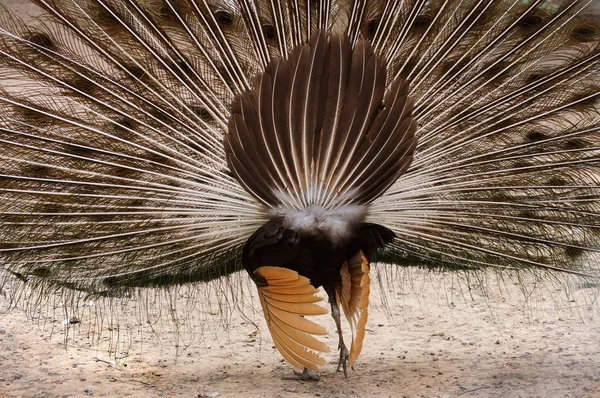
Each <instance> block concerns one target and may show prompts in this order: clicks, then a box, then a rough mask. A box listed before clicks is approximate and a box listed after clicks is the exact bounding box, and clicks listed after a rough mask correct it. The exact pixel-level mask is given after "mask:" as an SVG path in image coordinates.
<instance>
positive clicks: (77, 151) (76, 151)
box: [66, 144, 94, 157]
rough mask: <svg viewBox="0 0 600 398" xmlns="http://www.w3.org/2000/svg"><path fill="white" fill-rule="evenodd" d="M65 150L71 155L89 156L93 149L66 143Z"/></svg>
mask: <svg viewBox="0 0 600 398" xmlns="http://www.w3.org/2000/svg"><path fill="white" fill-rule="evenodd" d="M66 152H67V153H70V154H71V155H75V156H80V157H89V156H90V155H91V154H92V153H93V152H94V150H93V149H91V148H87V147H84V146H81V145H71V144H69V145H67V147H66Z"/></svg>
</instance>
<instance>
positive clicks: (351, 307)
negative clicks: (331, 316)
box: [336, 251, 371, 366]
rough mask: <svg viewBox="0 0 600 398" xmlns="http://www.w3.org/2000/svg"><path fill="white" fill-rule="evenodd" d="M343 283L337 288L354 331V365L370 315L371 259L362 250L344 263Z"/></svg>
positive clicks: (351, 358) (351, 361) (351, 355)
mask: <svg viewBox="0 0 600 398" xmlns="http://www.w3.org/2000/svg"><path fill="white" fill-rule="evenodd" d="M341 276H342V280H341V282H342V283H341V284H340V285H339V286H338V287H337V288H336V293H337V300H338V303H340V305H341V306H342V309H343V311H344V315H345V316H346V319H347V320H348V323H349V324H350V330H351V331H352V344H351V346H350V355H349V357H348V363H349V364H350V366H352V365H353V364H354V363H355V362H356V359H357V358H358V356H359V355H360V352H361V351H362V347H363V340H364V338H365V327H366V325H367V319H368V317H369V308H368V307H369V294H370V293H371V288H370V284H371V278H370V277H369V260H368V258H367V257H366V256H365V255H364V254H363V252H362V251H360V252H358V253H357V254H356V255H355V256H354V257H352V258H351V259H350V260H348V261H347V262H345V263H344V264H343V265H342V270H341Z"/></svg>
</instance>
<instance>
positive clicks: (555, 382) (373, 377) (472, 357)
mask: <svg viewBox="0 0 600 398" xmlns="http://www.w3.org/2000/svg"><path fill="white" fill-rule="evenodd" d="M525 285H528V286H533V281H531V280H526V282H525ZM199 290H202V287H201V286H197V287H194V288H193V291H194V292H195V293H196V295H193V296H190V295H189V291H188V292H187V293H185V292H186V291H187V289H184V290H183V291H182V292H179V293H178V296H179V297H180V301H181V297H188V299H187V300H185V301H182V302H183V303H188V304H189V303H190V302H199V301H202V300H206V301H208V300H211V299H214V297H216V296H218V294H217V293H216V292H215V291H211V292H202V291H199ZM464 293H465V289H464V287H463V288H462V292H461V289H459V288H458V287H457V286H456V276H452V275H431V274H427V273H425V272H416V273H414V274H413V275H412V276H411V278H410V283H405V284H401V285H399V287H398V289H395V291H389V290H386V291H385V292H384V293H383V294H384V297H386V299H387V301H388V304H387V305H386V306H383V305H382V304H381V300H379V299H377V297H378V296H380V295H381V294H382V293H381V292H380V291H376V292H374V297H373V302H374V305H373V306H372V309H371V316H370V320H369V327H368V332H367V336H366V341H365V347H364V349H363V354H362V356H361V357H360V358H359V361H358V363H357V364H356V366H355V371H350V373H349V375H348V378H344V376H343V374H341V373H337V372H335V367H336V366H335V363H336V353H335V352H332V353H330V354H326V355H327V356H326V358H327V359H328V361H329V364H328V365H327V366H325V367H324V368H323V369H322V371H321V373H320V375H321V380H320V381H318V382H304V381H297V380H286V378H289V376H291V375H292V367H291V366H290V365H288V364H286V363H284V362H283V361H282V359H281V357H280V355H279V354H278V353H277V352H276V350H275V349H274V348H273V346H272V341H271V338H270V336H269V334H268V330H267V328H266V325H265V323H264V321H263V320H262V317H261V315H260V312H259V305H258V304H257V301H256V299H254V300H253V301H250V302H249V304H248V306H246V307H245V309H244V311H245V313H246V315H247V316H246V317H242V316H241V315H240V314H239V313H236V312H235V311H234V312H231V311H225V312H223V311H224V310H223V309H221V310H215V309H214V308H217V307H216V306H215V307H213V310H207V311H203V310H198V309H197V310H192V311H190V312H191V313H190V314H189V318H188V319H186V321H185V323H183V324H182V325H186V326H188V327H189V329H183V327H182V328H180V329H179V331H178V332H176V333H175V334H173V333H172V324H171V323H170V322H167V321H166V320H163V321H158V322H154V324H153V330H154V332H155V333H156V334H154V332H148V328H147V327H145V326H147V325H145V326H144V321H143V320H142V321H141V322H139V321H138V320H136V316H135V314H136V313H140V311H139V305H140V301H143V300H141V299H131V300H128V301H127V302H126V305H124V306H122V307H119V311H118V314H116V315H115V314H114V313H113V315H114V319H112V320H110V321H109V322H107V321H106V320H105V321H104V324H103V325H102V326H101V328H102V330H100V329H99V327H98V326H96V324H97V323H98V319H99V318H98V317H97V316H96V315H92V316H91V317H89V319H88V318H86V317H82V318H77V319H76V320H74V318H70V319H71V323H70V322H69V320H68V319H67V318H65V315H63V314H62V312H61V305H62V304H60V303H59V304H58V305H55V306H54V307H56V309H57V312H56V313H55V314H53V315H50V316H46V317H40V316H37V315H34V316H33V318H34V319H33V320H27V317H26V316H25V315H24V314H23V313H22V312H19V311H13V312H11V313H8V314H5V315H2V318H1V322H0V364H1V366H0V397H79V396H110V397H113V396H130V397H167V396H185V397H235V396H248V397H283V396H286V397H287V396H297V397H338V396H339V397H342V396H364V397H366V396H372V395H373V394H381V396H389V397H399V396H406V397H456V396H465V397H600V321H599V317H598V315H599V311H598V310H599V307H600V304H599V303H598V302H596V303H594V304H592V305H591V306H590V305H589V304H586V303H585V300H584V298H585V296H584V295H579V294H574V295H570V296H568V297H566V298H563V297H564V294H563V292H559V291H555V290H552V289H550V290H544V289H542V291H540V292H538V293H536V295H535V296H534V297H529V298H528V299H527V300H525V299H524V297H523V295H522V294H521V292H520V290H519V289H517V288H516V286H515V285H514V284H507V285H506V286H502V287H501V288H500V287H492V288H490V290H489V294H488V295H487V297H482V296H479V295H476V294H475V295H473V296H472V297H471V296H467V295H465V294H464ZM5 294H6V296H9V295H10V291H5ZM189 297H191V300H190V299H189ZM588 298H589V297H588ZM5 300H6V299H5ZM160 300H161V301H162V302H163V303H164V298H162V299H160ZM0 301H1V300H0ZM174 303H175V304H172V303H170V304H169V305H181V304H176V302H175V301H174ZM0 304H2V303H1V302H0ZM86 305H87V306H88V307H89V308H92V309H94V310H96V309H98V310H100V309H101V304H100V303H96V302H89V303H86ZM54 307H53V309H54ZM149 308H150V311H152V309H153V308H154V307H153V306H152V305H150V306H149ZM222 308H224V307H222ZM386 308H387V309H388V311H385V309H386ZM188 309H189V308H188ZM104 310H105V312H106V309H104ZM154 310H156V309H154ZM145 311H146V310H144V313H145ZM92 312H94V311H92ZM200 313H201V316H199V317H194V315H198V314H200ZM223 314H227V315H228V316H227V320H225V321H224V322H223V325H219V324H218V322H219V321H220V320H221V319H222V318H223V317H225V315H223ZM30 318H31V317H30ZM142 319H145V316H144V317H142ZM318 322H319V323H323V322H325V324H326V325H327V327H328V330H329V332H330V336H329V337H328V338H327V339H326V340H325V341H326V342H327V343H328V344H329V345H330V346H331V347H332V349H334V348H335V342H336V339H335V337H334V336H332V334H331V333H332V331H333V330H334V329H333V324H332V322H331V321H330V320H329V317H328V316H327V317H323V318H319V319H318ZM109 324H111V325H112V326H110V325H109ZM128 324H129V325H134V326H133V327H132V329H128V328H127V325H128ZM90 325H92V326H91V327H90ZM114 325H118V326H119V327H120V328H121V330H124V331H126V332H123V333H121V335H122V336H121V341H117V342H116V340H117V337H116V333H115V331H114V330H115V326H114ZM136 325H137V326H138V327H141V328H145V330H146V331H145V332H144V333H143V334H142V335H139V334H135V332H132V330H133V331H135V327H136ZM140 325H141V326H140ZM200 329H202V330H203V331H201V332H200ZM90 330H91V331H93V333H94V334H95V336H96V337H97V333H98V332H102V335H101V337H100V338H94V339H92V340H93V341H90V339H91V337H90V333H91V332H90ZM111 330H112V331H111ZM66 331H69V333H70V336H71V337H70V338H69V343H68V344H67V345H66V346H65V343H64V342H65V340H64V336H65V332H66ZM127 331H129V334H130V336H129V337H123V336H124V335H125V334H127V333H128V332H127ZM195 332H197V333H195ZM131 334H133V336H131ZM174 335H175V336H178V337H179V338H180V340H179V341H178V342H177V344H178V345H179V348H178V350H179V354H178V355H175V349H174V348H173V347H174V345H175V343H174V342H173V340H170V337H172V336H174ZM184 335H188V337H184ZM157 336H160V337H161V338H163V341H162V342H160V343H159V341H158V339H157ZM190 336H191V337H190ZM184 340H185V341H184ZM111 343H112V345H110V344H111ZM119 344H121V345H122V346H126V347H127V348H116V346H118V345H119ZM115 357H117V358H118V359H116V360H115Z"/></svg>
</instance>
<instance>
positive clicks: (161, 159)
mask: <svg viewBox="0 0 600 398" xmlns="http://www.w3.org/2000/svg"><path fill="white" fill-rule="evenodd" d="M146 159H147V160H148V161H150V162H153V163H159V164H162V165H169V164H170V163H171V160H170V159H169V158H168V157H166V156H165V155H162V154H160V153H150V154H149V155H148V156H147V157H146Z"/></svg>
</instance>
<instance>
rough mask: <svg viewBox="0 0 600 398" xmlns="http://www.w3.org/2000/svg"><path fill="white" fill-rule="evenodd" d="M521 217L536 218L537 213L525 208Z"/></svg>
mask: <svg viewBox="0 0 600 398" xmlns="http://www.w3.org/2000/svg"><path fill="white" fill-rule="evenodd" d="M519 215H520V217H521V218H526V219H530V220H531V219H535V218H536V217H535V213H534V212H533V211H532V210H523V211H522V212H521V213H520V214H519Z"/></svg>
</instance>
